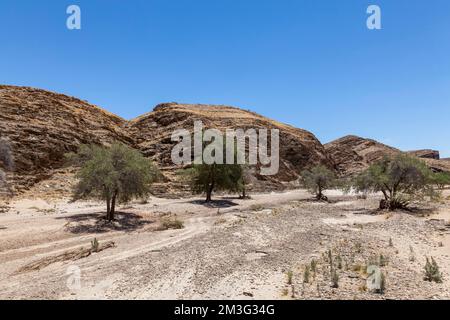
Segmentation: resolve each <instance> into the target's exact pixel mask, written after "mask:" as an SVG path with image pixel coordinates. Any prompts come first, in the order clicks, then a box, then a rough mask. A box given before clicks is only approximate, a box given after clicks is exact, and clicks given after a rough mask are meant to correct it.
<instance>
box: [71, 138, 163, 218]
mask: <svg viewBox="0 0 450 320" xmlns="http://www.w3.org/2000/svg"><path fill="white" fill-rule="evenodd" d="M68 158H69V162H70V163H71V164H75V165H77V166H79V167H80V169H79V171H78V174H77V177H78V179H79V181H78V183H77V185H76V186H75V189H74V193H73V201H77V200H79V199H85V198H96V199H101V200H104V201H106V219H107V220H109V221H112V220H114V214H115V208H116V202H128V201H130V200H131V199H133V198H138V197H144V196H147V195H148V194H149V192H150V185H151V183H152V182H154V180H155V179H156V177H157V173H158V170H157V169H156V167H155V166H154V165H153V164H152V162H151V161H150V160H148V159H146V158H145V157H144V156H142V154H141V153H139V152H138V151H136V150H134V149H132V148H130V147H127V146H125V145H123V144H121V143H114V144H112V145H111V146H110V147H104V146H96V145H83V146H81V147H80V149H79V151H78V153H76V154H70V155H68Z"/></svg>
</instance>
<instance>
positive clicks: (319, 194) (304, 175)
mask: <svg viewBox="0 0 450 320" xmlns="http://www.w3.org/2000/svg"><path fill="white" fill-rule="evenodd" d="M300 175H301V181H302V184H303V186H304V187H305V188H306V189H308V191H309V192H311V193H312V194H314V195H315V196H316V199H317V200H324V201H327V200H328V199H327V197H326V196H324V195H323V191H325V190H327V189H330V188H333V187H335V186H337V179H336V175H335V174H334V172H333V171H331V170H330V169H328V168H327V167H325V166H323V165H318V166H316V167H313V168H311V169H310V170H304V171H302V172H301V174H300Z"/></svg>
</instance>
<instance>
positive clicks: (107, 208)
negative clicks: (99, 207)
mask: <svg viewBox="0 0 450 320" xmlns="http://www.w3.org/2000/svg"><path fill="white" fill-rule="evenodd" d="M110 215H111V199H110V198H109V197H106V220H109V221H110V220H111V219H110Z"/></svg>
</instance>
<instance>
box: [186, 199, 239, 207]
mask: <svg viewBox="0 0 450 320" xmlns="http://www.w3.org/2000/svg"><path fill="white" fill-rule="evenodd" d="M189 203H192V204H196V205H202V206H204V207H208V208H217V209H221V208H231V207H235V206H238V205H239V204H237V203H236V202H233V201H231V200H228V199H221V200H212V201H211V202H206V201H205V200H191V201H189Z"/></svg>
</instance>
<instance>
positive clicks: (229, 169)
mask: <svg viewBox="0 0 450 320" xmlns="http://www.w3.org/2000/svg"><path fill="white" fill-rule="evenodd" d="M184 174H185V175H186V176H187V177H188V179H189V181H190V184H191V187H192V191H193V192H194V193H198V194H206V202H211V200H212V194H213V192H215V191H230V192H239V191H240V190H241V188H242V184H241V178H242V167H241V166H240V165H238V164H217V163H213V164H205V163H203V164H194V165H193V166H192V168H189V169H186V170H185V171H184Z"/></svg>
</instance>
